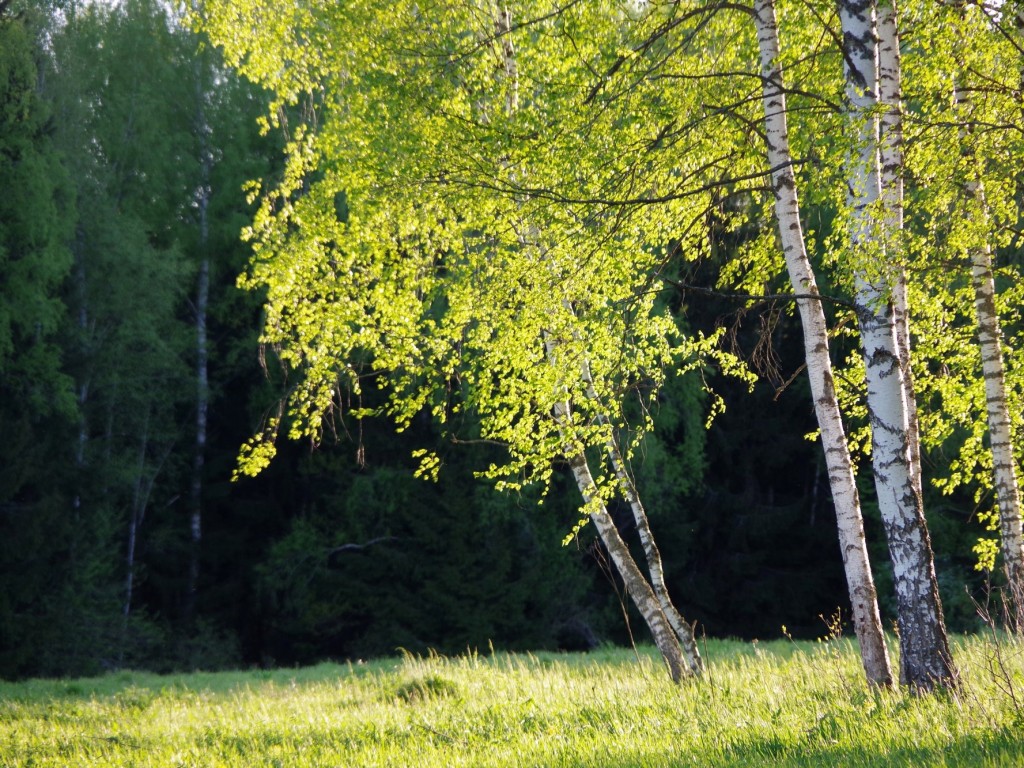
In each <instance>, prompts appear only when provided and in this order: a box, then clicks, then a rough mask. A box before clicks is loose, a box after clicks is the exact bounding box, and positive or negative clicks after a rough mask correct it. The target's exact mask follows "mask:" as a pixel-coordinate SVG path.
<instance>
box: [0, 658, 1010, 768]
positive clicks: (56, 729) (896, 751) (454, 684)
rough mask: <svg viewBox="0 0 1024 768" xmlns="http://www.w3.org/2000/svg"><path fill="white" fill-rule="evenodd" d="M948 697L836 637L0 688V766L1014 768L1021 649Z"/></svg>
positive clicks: (128, 675)
mask: <svg viewBox="0 0 1024 768" xmlns="http://www.w3.org/2000/svg"><path fill="white" fill-rule="evenodd" d="M955 653H956V659H957V662H958V663H959V664H960V666H961V668H962V672H963V685H962V687H961V689H960V690H959V691H958V692H957V693H956V694H953V693H949V692H943V693H939V694H936V695H932V696H914V695H911V694H908V693H907V692H905V691H872V690H870V689H868V688H867V686H866V685H865V683H864V682H863V678H862V675H861V672H860V668H859V660H858V657H857V655H856V651H855V648H854V647H853V646H852V645H851V644H850V643H849V642H848V641H846V640H834V641H830V642H823V643H817V644H815V643H793V642H786V641H779V642H770V643H760V644H757V643H740V642H726V641H713V642H709V643H708V644H707V648H706V657H707V659H708V661H709V674H708V675H707V677H706V678H705V679H704V680H702V681H700V682H690V683H687V684H684V685H683V686H681V687H677V686H673V685H672V684H671V683H670V682H669V681H668V679H667V676H666V675H665V674H664V673H663V670H662V668H661V666H660V662H659V661H658V660H657V659H656V658H655V657H654V655H653V653H652V652H650V651H646V652H645V651H643V650H641V652H640V654H639V657H640V658H639V661H638V659H637V657H636V656H634V654H633V653H632V652H631V651H628V650H626V651H623V650H607V651H602V652H599V653H592V654H566V655H560V654H536V655H508V654H501V653H499V654H483V653H471V654H467V655H465V656H462V657H458V658H441V657H429V658H412V657H406V658H397V659H390V660H384V661H378V662H373V663H367V664H355V665H335V664H322V665H319V666H316V667H309V668H302V669H288V670H275V671H261V670H254V671H248V672H234V673H217V674H206V673H196V674H190V675H172V676H157V675H150V674H145V673H134V672H118V673H115V674H112V675H109V676H106V677H100V678H91V679H81V680H53V681H29V682H25V683H0V765H2V766H4V767H5V768H8V767H10V768H13V767H14V766H19V767H20V766H62V767H63V766H119V767H120V766H124V767H126V768H127V766H139V767H141V766H153V767H154V768H156V767H158V766H159V768H171V767H173V766H196V767H197V768H199V767H200V766H202V767H204V768H205V767H207V766H209V767H210V768H215V767H218V766H232V767H234V766H238V768H243V767H244V768H256V767H258V766H268V767H269V766H295V767H296V768H298V767H302V768H307V767H312V766H337V767H338V768H348V767H349V766H416V767H417V768H420V767H423V768H442V767H444V768H447V767H448V766H544V767H548V766H595V767H597V766H601V767H602V768H605V767H607V768H611V767H615V766H758V765H787V766H818V765H821V766H834V767H835V768H845V767H846V766H889V765H897V766H915V767H916V766H943V765H972V766H973V765H978V766H996V765H998V766H1020V765H1024V658H1022V654H1024V645H1022V644H1021V643H1020V642H1019V641H1015V640H1007V639H1005V638H1004V639H1002V640H1001V641H1000V642H999V643H998V644H996V643H994V642H993V641H992V639H991V638H987V639H981V638H974V639H964V640H960V641H958V642H957V644H956V651H955Z"/></svg>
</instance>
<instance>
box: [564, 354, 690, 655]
mask: <svg viewBox="0 0 1024 768" xmlns="http://www.w3.org/2000/svg"><path fill="white" fill-rule="evenodd" d="M582 370H583V381H584V383H585V384H586V386H587V397H589V398H590V399H591V400H592V401H594V402H597V391H596V390H595V389H594V380H593V376H592V375H591V371H590V364H589V363H587V362H584V363H583V366H582ZM599 419H600V420H601V422H602V423H605V424H607V423H608V419H607V418H606V417H604V416H603V415H601V416H599ZM605 452H606V453H607V455H608V460H609V462H610V463H611V465H612V470H613V471H614V472H615V477H616V479H617V480H618V481H619V491H620V493H621V494H622V498H623V499H624V500H625V501H626V503H627V504H629V508H630V511H631V512H632V513H633V520H634V522H635V523H636V529H637V533H638V534H639V536H640V544H641V546H642V547H643V550H644V557H645V559H646V560H647V571H648V573H649V574H650V585H651V588H652V589H653V591H654V594H655V596H656V597H657V598H658V603H659V604H660V605H661V610H662V611H663V612H664V614H665V618H666V619H667V620H668V623H669V625H670V626H671V627H672V631H673V632H675V634H676V638H677V639H678V640H679V644H680V646H681V647H682V650H683V654H684V655H685V656H686V663H687V664H688V665H689V667H690V672H691V673H693V674H694V675H700V674H701V673H702V672H703V671H704V662H703V660H702V659H701V657H700V649H699V648H698V647H697V639H696V638H695V637H694V634H693V626H692V625H691V624H690V623H689V622H687V621H686V619H684V618H683V615H682V614H681V613H680V612H679V609H678V608H676V606H675V604H674V603H673V602H672V598H671V596H670V595H669V592H668V586H667V585H666V584H665V569H664V566H663V565H662V561H661V551H660V550H659V549H658V545H657V544H656V543H655V542H654V534H653V533H652V532H651V525H650V521H649V520H648V517H647V511H646V510H645V509H644V505H643V503H642V502H641V501H640V494H639V493H638V492H637V490H636V485H635V484H634V483H633V478H632V477H631V476H630V474H629V471H628V469H627V468H626V462H625V460H624V459H623V456H622V452H621V451H620V450H619V445H618V443H617V442H616V441H615V436H614V435H609V437H608V442H607V443H606V444H605Z"/></svg>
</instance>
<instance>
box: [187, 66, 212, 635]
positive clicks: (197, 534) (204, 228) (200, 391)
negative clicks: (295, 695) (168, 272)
mask: <svg viewBox="0 0 1024 768" xmlns="http://www.w3.org/2000/svg"><path fill="white" fill-rule="evenodd" d="M205 60H206V59H205V57H204V56H202V55H199V56H198V57H197V59H196V63H195V70H194V71H195V99H196V119H195V131H196V134H197V136H198V139H199V153H200V165H199V167H200V178H199V189H198V192H197V196H198V201H197V202H198V208H199V241H198V243H197V248H198V251H199V275H198V279H197V282H196V302H195V324H196V436H195V446H194V450H193V457H192V479H191V482H190V484H189V545H190V546H189V568H188V584H187V585H186V594H185V608H184V617H185V621H186V622H187V623H188V622H191V621H192V619H193V616H194V613H195V605H196V598H197V596H198V593H199V570H200V556H201V550H202V541H203V468H204V466H205V464H206V428H207V415H208V412H209V407H210V384H209V344H208V339H207V331H206V319H207V313H208V307H209V303H210V254H209V221H208V209H209V205H210V171H211V165H212V158H211V155H210V147H209V132H210V127H209V124H208V121H207V119H206V109H205V106H204V99H205V97H206V94H205V89H204V87H203V67H204V65H205Z"/></svg>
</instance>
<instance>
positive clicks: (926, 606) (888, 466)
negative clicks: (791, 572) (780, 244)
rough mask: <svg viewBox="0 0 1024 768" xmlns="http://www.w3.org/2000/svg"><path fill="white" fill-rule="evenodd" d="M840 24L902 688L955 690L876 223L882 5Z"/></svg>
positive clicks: (847, 1)
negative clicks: (879, 19) (878, 28)
mask: <svg viewBox="0 0 1024 768" xmlns="http://www.w3.org/2000/svg"><path fill="white" fill-rule="evenodd" d="M839 18H840V22H841V25H842V30H843V53H844V57H843V59H844V74H845V78H846V96H847V101H848V103H849V105H850V106H849V110H850V123H851V127H852V128H853V129H854V131H855V134H854V135H855V137H856V150H855V152H854V153H853V154H852V155H851V157H850V159H849V161H848V162H849V166H848V167H849V172H848V175H847V178H848V183H849V191H848V203H849V206H850V209H851V212H850V247H851V254H852V256H853V258H854V259H855V263H854V270H855V272H854V281H855V290H856V297H857V303H858V305H859V306H860V312H859V320H860V337H861V347H862V353H863V356H864V367H865V379H866V382H867V408H868V417H869V419H870V424H871V460H872V469H873V471H874V479H875V489H876V492H877V494H878V505H879V510H880V512H881V515H882V522H883V525H884V526H885V531H886V538H887V541H888V545H889V555H890V558H891V559H892V565H893V578H894V582H895V587H896V602H897V610H898V624H899V629H900V682H901V683H903V684H905V685H908V686H911V687H914V688H919V689H926V690H928V689H931V688H933V687H934V686H935V685H952V684H955V682H956V678H957V675H956V670H955V668H954V666H953V660H952V657H951V655H950V651H949V642H948V639H947V636H946V627H945V622H944V619H943V616H942V604H941V602H940V600H939V591H938V581H937V579H936V576H935V565H934V560H933V556H932V548H931V539H930V537H929V535H928V527H927V524H926V523H925V518H924V507H923V503H922V497H921V493H920V491H919V486H918V484H917V483H918V479H917V477H916V473H915V469H914V467H913V457H914V452H915V450H916V448H915V447H912V446H911V442H912V435H911V417H910V402H909V399H910V398H909V388H908V379H907V373H908V371H907V370H906V368H905V366H904V362H903V358H902V356H901V353H900V345H899V341H898V334H897V330H896V321H895V307H894V299H893V295H894V292H895V287H896V286H895V280H894V278H893V275H892V271H891V270H892V265H891V264H889V263H888V262H886V261H885V245H884V239H885V238H884V231H885V230H884V227H885V223H884V222H883V225H882V231H881V232H880V231H879V227H878V226H877V225H876V222H875V219H874V216H875V212H876V210H877V208H878V204H879V201H880V200H881V188H880V179H879V154H878V153H879V125H878V118H877V116H876V114H875V108H876V107H877V105H878V103H879V98H878V87H879V84H878V49H879V45H878V37H877V32H876V18H875V4H874V2H873V0H840V2H839Z"/></svg>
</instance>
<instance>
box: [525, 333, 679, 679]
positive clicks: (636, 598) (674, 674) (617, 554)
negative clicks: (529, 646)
mask: <svg viewBox="0 0 1024 768" xmlns="http://www.w3.org/2000/svg"><path fill="white" fill-rule="evenodd" d="M555 348H556V345H555V342H554V341H552V340H551V338H550V337H548V336H547V335H546V334H545V336H544V350H545V353H546V354H547V357H548V359H549V360H553V359H554V356H555ZM553 415H554V418H555V422H556V423H557V424H558V429H559V434H560V436H561V439H562V443H563V446H564V452H565V456H566V459H567V460H568V461H569V466H570V468H571V469H572V474H573V478H574V479H575V480H576V487H577V488H579V491H580V495H581V496H582V497H583V502H584V504H586V505H587V507H588V508H589V510H590V520H591V522H593V523H594V527H595V528H596V529H597V533H598V535H599V536H600V537H601V541H602V543H603V544H604V546H605V549H607V550H608V555H609V557H611V560H612V563H614V565H615V569H616V570H617V571H618V573H619V576H620V577H621V578H622V581H623V583H624V584H625V586H626V591H627V592H628V593H629V596H630V598H631V599H632V600H633V604H634V605H635V606H636V607H637V610H638V611H640V615H641V616H642V617H643V620H644V623H645V624H646V625H647V628H648V629H649V630H650V632H651V636H652V637H653V638H654V644H655V645H656V646H657V647H658V650H659V651H661V655H662V658H663V659H664V660H665V664H666V665H667V666H668V671H669V675H670V676H671V678H672V680H673V682H679V681H680V680H681V679H682V678H683V677H685V676H686V675H688V674H693V673H694V672H695V670H692V667H691V666H690V665H688V663H687V662H686V660H685V659H684V658H683V652H682V649H681V647H680V644H679V639H678V637H677V636H676V633H675V632H674V631H673V629H672V625H671V624H670V623H669V620H668V618H667V617H666V616H665V612H664V610H663V609H662V605H661V602H660V601H659V600H658V597H657V596H656V595H655V593H654V590H653V589H652V588H651V585H650V584H649V583H648V582H647V579H646V578H645V577H644V575H643V573H642V572H641V571H640V568H639V567H638V566H637V564H636V561H635V560H634V559H633V556H632V555H631V554H630V552H629V547H627V546H626V543H625V542H624V541H623V540H622V536H621V535H619V530H618V528H616V527H615V521H614V520H612V516H611V515H610V514H609V513H608V510H607V508H606V507H605V505H604V503H603V502H602V501H601V500H600V499H598V498H597V497H596V496H597V493H596V492H597V483H595V482H594V477H593V475H592V474H591V472H590V466H589V465H588V463H587V457H586V453H585V450H584V447H583V446H582V445H579V444H577V443H576V442H575V440H574V439H573V436H572V418H571V414H570V410H569V403H568V402H559V403H557V404H556V405H555V409H554V414H553Z"/></svg>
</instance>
